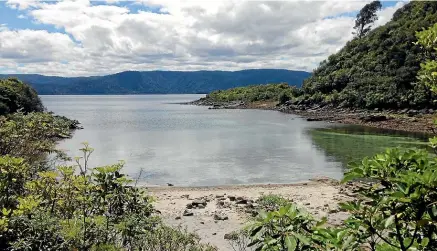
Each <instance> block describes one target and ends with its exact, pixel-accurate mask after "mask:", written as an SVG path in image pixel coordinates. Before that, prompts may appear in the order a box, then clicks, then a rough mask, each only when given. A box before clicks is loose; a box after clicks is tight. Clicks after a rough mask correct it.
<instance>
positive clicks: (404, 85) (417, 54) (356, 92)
mask: <svg viewBox="0 0 437 251" xmlns="http://www.w3.org/2000/svg"><path fill="white" fill-rule="evenodd" d="M436 22H437V2H422V1H420V2H419V1H413V2H410V3H408V4H406V5H405V6H404V7H402V8H401V9H399V10H398V11H396V13H395V14H394V15H393V18H392V20H391V21H390V22H388V23H387V24H386V25H384V26H381V27H378V28H375V29H374V30H372V31H370V32H369V33H368V34H366V35H364V36H362V37H361V38H360V37H359V36H357V37H356V38H354V39H353V40H352V41H350V42H348V43H347V44H346V46H344V48H342V49H341V50H340V51H339V52H338V53H336V54H333V55H331V56H330V57H329V58H328V59H327V60H325V61H323V62H321V63H320V66H319V67H318V68H317V69H315V70H314V72H313V75H312V76H311V77H310V78H308V79H307V80H306V81H305V82H304V85H303V91H304V93H303V94H302V95H301V96H300V97H298V98H297V99H295V100H294V103H295V104H307V105H311V104H312V105H314V104H316V105H327V104H330V105H333V106H336V107H357V108H368V109H373V108H390V109H399V108H425V107H433V106H434V103H433V100H434V98H433V97H432V94H431V92H430V91H429V90H428V88H426V87H425V86H424V85H423V84H419V83H418V81H417V73H418V71H419V69H420V63H421V62H423V61H424V60H425V56H426V54H430V55H431V57H435V53H434V52H427V51H425V50H424V49H422V48H421V46H420V45H418V44H416V43H415V42H416V41H417V38H416V32H418V31H421V30H423V29H424V28H428V27H430V26H432V25H433V24H434V23H436Z"/></svg>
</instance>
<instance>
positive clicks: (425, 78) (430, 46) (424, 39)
mask: <svg viewBox="0 0 437 251" xmlns="http://www.w3.org/2000/svg"><path fill="white" fill-rule="evenodd" d="M416 37H417V40H418V41H417V44H418V45H421V46H422V47H423V48H424V49H425V50H426V52H427V60H426V62H424V63H422V64H421V65H420V67H421V68H420V71H419V75H418V79H419V81H420V82H421V83H423V84H425V85H426V86H428V87H429V88H431V90H432V91H433V92H437V61H436V60H435V59H436V54H435V53H436V52H437V23H436V24H434V25H433V26H432V27H430V28H429V29H427V30H423V31H421V32H417V33H416Z"/></svg>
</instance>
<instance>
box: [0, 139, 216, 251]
mask: <svg viewBox="0 0 437 251" xmlns="http://www.w3.org/2000/svg"><path fill="white" fill-rule="evenodd" d="M81 150H82V152H83V157H82V158H77V159H76V163H77V165H75V166H59V167H57V168H56V169H54V170H49V171H39V172H36V173H34V169H32V168H31V167H30V166H29V165H27V164H26V163H25V161H24V159H20V158H13V157H9V156H5V157H0V170H1V172H0V175H2V176H1V177H0V178H1V179H0V189H1V190H0V195H1V197H0V203H1V204H0V208H2V211H1V213H0V243H1V244H0V245H1V246H0V249H1V250H5V249H12V250H122V249H125V250H171V251H179V250H193V251H195V250H199V251H200V250H214V248H213V247H211V246H209V245H203V244H200V243H199V238H198V237H197V236H196V235H192V234H189V233H187V232H186V231H182V230H181V229H172V228H169V227H167V226H165V225H163V224H162V222H161V221H160V219H159V218H158V217H157V216H155V215H154V210H153V207H152V204H151V202H152V200H151V197H149V196H148V195H147V193H146V190H145V189H141V188H137V187H135V186H132V185H131V183H132V180H130V179H129V178H128V177H126V176H125V175H124V174H122V173H121V172H120V171H121V169H122V167H123V163H122V162H120V163H117V164H114V165H109V166H103V167H96V168H94V169H92V170H91V169H89V167H88V164H87V163H88V162H89V157H90V154H91V153H92V151H93V149H92V148H90V147H89V146H88V145H87V144H85V145H84V148H82V149H81Z"/></svg>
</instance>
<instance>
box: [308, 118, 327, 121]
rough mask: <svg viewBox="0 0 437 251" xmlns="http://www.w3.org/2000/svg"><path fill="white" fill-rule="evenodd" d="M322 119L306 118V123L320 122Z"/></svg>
mask: <svg viewBox="0 0 437 251" xmlns="http://www.w3.org/2000/svg"><path fill="white" fill-rule="evenodd" d="M322 120H323V119H322V118H307V121H322Z"/></svg>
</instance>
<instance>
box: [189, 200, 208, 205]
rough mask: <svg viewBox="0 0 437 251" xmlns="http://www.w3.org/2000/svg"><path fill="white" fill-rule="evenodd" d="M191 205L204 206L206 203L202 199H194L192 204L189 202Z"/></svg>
mask: <svg viewBox="0 0 437 251" xmlns="http://www.w3.org/2000/svg"><path fill="white" fill-rule="evenodd" d="M191 204H193V206H198V205H204V206H206V201H205V200H203V199H196V200H194V201H193V202H191Z"/></svg>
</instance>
